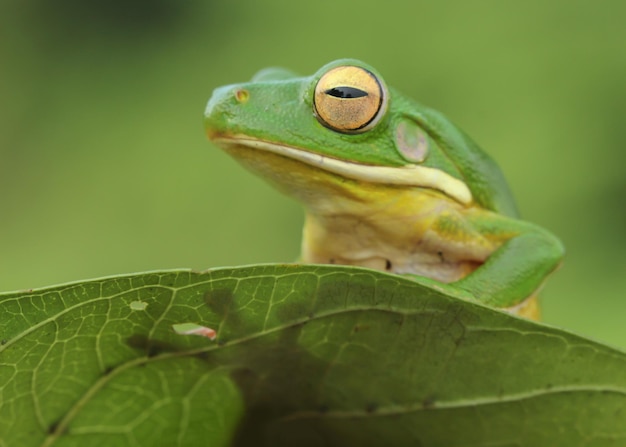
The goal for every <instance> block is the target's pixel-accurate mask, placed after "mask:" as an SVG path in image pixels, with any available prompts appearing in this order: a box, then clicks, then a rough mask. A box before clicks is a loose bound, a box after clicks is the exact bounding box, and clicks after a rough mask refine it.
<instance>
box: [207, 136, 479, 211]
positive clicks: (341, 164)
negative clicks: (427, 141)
mask: <svg viewBox="0 0 626 447" xmlns="http://www.w3.org/2000/svg"><path fill="white" fill-rule="evenodd" d="M216 141H219V142H223V143H226V144H240V145H243V146H249V147H252V148H255V149H260V150H264V151H267V152H272V153H274V154H277V155H282V156H284V157H287V158H291V159H293V160H297V161H300V162H302V163H305V164H307V165H310V166H314V167H317V168H320V169H323V170H325V171H328V172H332V173H334V174H338V175H341V176H342V177H346V178H351V179H354V180H361V181H364V182H371V183H384V184H388V185H389V184H392V185H410V186H419V187H423V188H432V189H437V190H439V191H441V192H443V193H444V194H446V195H448V196H450V197H452V198H453V199H455V200H456V201H458V202H460V203H463V204H469V203H470V202H471V201H472V193H471V192H470V190H469V188H468V187H467V185H465V183H463V182H462V181H461V180H459V179H457V178H454V177H452V176H451V175H449V174H447V173H445V172H443V171H440V170H438V169H434V168H429V167H426V166H419V165H405V166H401V167H390V166H370V165H363V164H358V163H351V162H346V161H341V160H338V159H336V158H331V157H326V156H324V155H320V154H315V153H313V152H307V151H305V150H301V149H294V148H292V147H289V146H282V145H279V144H274V143H269V142H267V141H262V140H255V139H252V138H250V137H248V136H242V135H233V136H230V137H221V138H217V139H216Z"/></svg>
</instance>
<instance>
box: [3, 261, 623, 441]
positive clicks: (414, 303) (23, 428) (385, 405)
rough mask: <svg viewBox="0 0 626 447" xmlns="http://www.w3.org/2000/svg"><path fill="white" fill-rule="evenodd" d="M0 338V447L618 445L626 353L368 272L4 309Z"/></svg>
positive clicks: (43, 297)
mask: <svg viewBox="0 0 626 447" xmlns="http://www.w3.org/2000/svg"><path fill="white" fill-rule="evenodd" d="M212 331H216V334H217V337H216V339H215V340H212V339H211V337H212V336H214V335H215V334H214V333H213V332H212ZM0 339H1V345H0V446H2V447H12V446H24V447H30V446H55V447H57V446H58V447H60V446H85V445H98V446H128V447H134V446H160V445H163V446H197V445H209V446H227V445H235V446H244V445H255V446H263V445H267V446H282V445H285V446H289V445H302V446H309V445H310V446H314V445H315V446H319V445H327V446H346V445H360V446H377V445H398V446H400V445H415V446H446V447H454V446H459V447H461V446H463V447H472V446H490V447H493V446H529V447H530V446H533V447H536V446H544V445H545V446H548V445H549V446H568V447H571V446H623V445H626V355H625V354H624V353H622V352H620V351H618V350H615V349H612V348H610V347H607V346H604V345H602V344H599V343H596V342H593V341H590V340H587V339H585V338H582V337H579V336H576V335H574V334H570V333H568V332H565V331H562V330H560V329H556V328H552V327H549V326H546V325H542V324H538V323H535V322H531V321H527V320H524V319H520V318H517V317H514V316H510V315H508V314H505V313H503V312H500V311H497V310H493V309H490V308H487V307H484V306H481V305H479V304H475V303H471V302H466V301H463V300H460V299H458V298H455V297H451V296H447V295H443V294H442V293H440V292H438V291H436V290H433V289H431V288H428V287H425V286H422V285H420V284H417V283H415V282H412V281H410V280H407V279H403V278H400V277H397V276H392V275H387V274H383V273H377V272H373V271H369V270H365V269H358V268H350V267H336V266H291V265H266V266H251V267H242V268H224V269H216V270H212V271H208V272H203V273H196V272H190V271H168V272H154V273H147V274H137V275H130V276H119V277H112V278H104V279H101V280H93V281H86V282H81V283H74V284H68V285H62V286H57V287H51V288H46V289H42V290H36V291H26V292H20V293H10V294H3V295H0Z"/></svg>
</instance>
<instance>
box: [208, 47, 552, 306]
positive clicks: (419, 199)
mask: <svg viewBox="0 0 626 447" xmlns="http://www.w3.org/2000/svg"><path fill="white" fill-rule="evenodd" d="M205 126H206V131H207V134H208V137H209V139H210V140H211V141H213V142H214V143H215V144H217V145H218V146H220V147H221V148H223V149H224V150H225V151H226V152H228V153H229V154H230V155H231V156H233V157H234V158H235V159H236V160H237V161H239V162H240V163H241V164H242V165H244V166H245V167H246V168H248V169H250V170H251V171H253V172H254V173H256V174H258V175H260V176H261V177H263V178H264V179H266V180H268V181H269V182H271V183H272V184H274V185H275V186H276V187H277V188H278V189H279V190H281V191H283V192H285V193H286V194H288V195H289V196H291V197H293V198H295V199H296V200H298V201H299V202H300V203H302V205H303V206H304V208H305V212H306V218H305V225H304V230H303V241H302V254H301V262H304V263H316V264H342V265H353V266H361V267H368V268H371V269H376V270H381V271H385V272H390V273H394V274H397V275H403V276H408V277H410V278H412V279H414V280H415V281H418V282H420V283H422V284H425V285H427V286H430V287H433V288H436V289H438V290H441V291H443V292H446V293H449V294H453V295H455V296H458V297H461V298H465V299H469V300H474V301H478V302H481V303H483V304H486V305H489V306H492V307H497V308H501V309H506V310H508V311H510V312H512V313H515V314H518V315H522V316H526V317H529V318H535V319H536V318H538V315H539V311H538V305H537V301H536V294H537V292H538V290H539V288H540V287H541V285H542V284H543V282H544V280H545V279H546V277H547V276H548V275H549V274H550V273H551V272H552V271H554V270H555V269H556V268H557V266H558V265H559V264H560V262H561V260H562V257H563V253H564V249H563V246H562V244H561V242H560V241H559V239H557V238H556V237H555V236H554V235H552V234H551V233H550V232H548V231H547V230H545V229H543V228H541V227H540V226H537V225H535V224H532V223H530V222H527V221H524V220H521V219H520V218H519V215H518V211H517V209H516V206H515V201H514V199H513V196H512V194H511V192H510V189H509V187H508V185H507V183H506V180H505V178H504V176H503V175H502V172H501V171H500V169H499V168H498V166H497V165H496V163H495V162H494V161H493V160H492V158H490V157H489V156H488V155H487V154H486V153H485V152H483V151H482V150H481V149H480V148H479V147H478V146H477V145H476V143H474V142H473V141H472V140H471V139H470V138H469V137H468V136H467V135H466V134H465V133H463V132H462V131H461V130H459V129H458V128H457V127H456V126H455V125H454V124H452V123H451V122H450V121H449V120H448V119H446V118H445V117H444V116H443V115H442V114H440V113H439V112H436V111H434V110H432V109H429V108H427V107H424V106H422V105H420V104H419V103H417V102H415V101H413V100H411V99H410V98H407V97H406V96H404V95H402V94H401V93H399V92H397V91H396V90H394V89H393V88H391V87H389V86H388V85H387V84H386V83H385V81H384V80H383V78H382V76H381V75H380V73H379V72H378V71H377V70H376V69H374V68H373V67H371V66H369V65H367V64H365V63H363V62H361V61H358V60H352V59H342V60H337V61H334V62H331V63H329V64H327V65H325V66H324V67H322V68H321V69H320V70H318V71H317V73H315V74H314V75H313V76H308V77H299V76H297V75H295V74H294V73H292V72H290V71H288V70H285V69H279V68H270V69H265V70H262V71H261V72H259V73H258V74H257V75H256V76H254V77H253V79H252V80H251V81H250V82H248V83H242V84H234V85H228V86H225V87H221V88H218V89H216V90H215V91H214V92H213V95H212V97H211V99H210V100H209V103H208V105H207V108H206V112H205Z"/></svg>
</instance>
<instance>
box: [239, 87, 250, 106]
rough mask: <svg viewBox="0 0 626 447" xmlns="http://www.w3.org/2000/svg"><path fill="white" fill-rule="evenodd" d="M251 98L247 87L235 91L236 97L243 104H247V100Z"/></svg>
mask: <svg viewBox="0 0 626 447" xmlns="http://www.w3.org/2000/svg"><path fill="white" fill-rule="evenodd" d="M249 98H250V92H248V90H246V89H245V88H240V89H238V90H236V91H235V99H237V101H238V102H240V103H241V104H245V103H246V102H248V99H249Z"/></svg>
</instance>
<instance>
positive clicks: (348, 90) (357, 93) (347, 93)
mask: <svg viewBox="0 0 626 447" xmlns="http://www.w3.org/2000/svg"><path fill="white" fill-rule="evenodd" d="M324 93H326V94H327V95H330V96H334V97H335V98H362V97H363V96H367V92H364V91H363V90H360V89H358V88H354V87H335V88H330V89H328V90H326V91H325V92H324Z"/></svg>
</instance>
